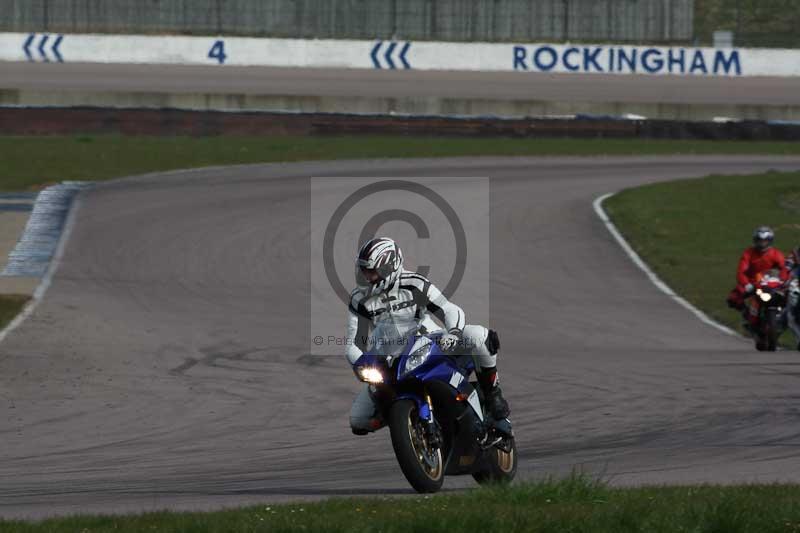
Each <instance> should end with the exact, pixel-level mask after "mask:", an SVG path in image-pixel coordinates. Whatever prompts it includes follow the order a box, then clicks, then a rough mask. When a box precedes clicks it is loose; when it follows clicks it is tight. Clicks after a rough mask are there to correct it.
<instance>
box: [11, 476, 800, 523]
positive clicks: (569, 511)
mask: <svg viewBox="0 0 800 533" xmlns="http://www.w3.org/2000/svg"><path fill="white" fill-rule="evenodd" d="M0 530H2V531H4V532H8V533H11V532H20V533H28V532H30V533H34V532H45V531H47V532H53V533H61V532H65V533H66V532H87V533H89V532H102V531H114V532H137V533H138V532H142V531H186V532H188V531H191V532H206V531H207V532H222V531H236V532H251V531H252V532H255V531H265V532H267V531H269V532H283V531H306V532H386V533H392V532H397V533H407V532H417V533H424V532H428V531H479V532H481V533H494V532H497V533H512V532H516V531H531V532H576V533H577V532H584V531H585V532H592V533H604V532H608V533H621V532H626V531H647V532H650V533H656V532H662V531H663V532H667V531H669V532H675V531H686V532H725V533H737V532H745V531H746V532H755V531H757V532H759V533H770V532H773V531H774V532H778V531H781V532H786V531H798V530H800V486H797V485H768V486H767V485H764V486H755V485H754V486H739V487H716V486H700V487H668V488H666V487H657V488H637V489H613V488H609V487H607V486H605V485H603V484H601V483H596V482H592V481H588V480H586V479H585V478H582V477H580V476H577V477H572V478H569V479H566V480H563V481H548V482H541V483H535V484H523V485H518V486H515V487H511V488H504V487H495V488H488V489H487V488H484V489H477V490H474V491H469V492H464V493H456V494H451V495H436V496H429V497H421V496H417V497H409V498H394V499H390V498H381V497H378V498H361V499H331V500H327V501H323V502H317V503H299V504H293V505H266V504H265V505H259V506H253V507H247V508H242V509H237V510H229V511H221V512H213V513H167V512H159V513H149V514H143V515H129V516H118V517H88V516H84V517H72V518H63V519H51V520H47V521H43V522H38V523H23V522H13V521H8V522H0Z"/></svg>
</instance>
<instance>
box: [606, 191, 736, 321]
mask: <svg viewBox="0 0 800 533" xmlns="http://www.w3.org/2000/svg"><path fill="white" fill-rule="evenodd" d="M615 194H617V193H614V192H612V193H608V194H604V195H602V196H600V197H598V198H595V200H594V202H593V203H592V205H593V206H594V212H595V213H597V216H598V217H600V220H602V221H603V223H604V224H605V225H606V228H607V229H608V231H609V232H610V233H611V235H613V236H614V239H616V241H617V243H619V245H620V246H621V247H622V249H623V250H624V251H625V253H626V254H628V257H630V259H631V261H633V263H634V264H635V265H636V266H638V267H639V268H640V269H642V271H643V272H644V273H645V274H647V277H648V278H650V281H652V282H653V285H655V286H656V287H658V289H659V290H660V291H661V292H663V293H664V294H666V295H667V296H669V297H670V298H672V299H673V300H674V301H675V302H676V303H677V304H679V305H681V306H682V307H684V308H686V309H688V310H689V311H690V312H691V313H692V314H693V315H694V316H696V317H697V318H699V319H700V321H701V322H703V323H704V324H707V325H709V326H711V327H712V328H716V329H717V330H719V331H721V332H723V333H725V334H727V335H733V336H735V337H739V336H740V335H739V334H738V333H736V332H735V331H733V330H732V329H730V328H729V327H727V326H723V325H722V324H720V323H719V322H717V321H715V320H713V319H711V318H710V317H709V316H708V315H706V314H705V313H704V312H702V311H701V310H699V309H698V308H696V307H695V306H693V305H692V304H690V303H689V302H688V301H686V299H684V298H683V297H681V296H679V295H677V294H675V291H673V290H672V289H671V288H670V287H669V285H667V284H666V283H664V282H663V281H662V280H661V278H659V277H658V276H657V275H656V273H655V272H653V271H652V270H650V267H649V266H647V263H645V262H644V261H643V260H642V258H641V257H639V254H637V253H636V252H635V251H634V250H633V248H631V245H630V244H628V241H626V240H625V237H623V236H622V234H621V233H620V232H619V230H618V229H617V227H616V226H615V225H614V223H613V222H611V219H610V218H609V217H608V214H607V213H606V212H605V210H604V209H603V202H604V201H606V200H607V199H609V198H611V197H612V196H614V195H615Z"/></svg>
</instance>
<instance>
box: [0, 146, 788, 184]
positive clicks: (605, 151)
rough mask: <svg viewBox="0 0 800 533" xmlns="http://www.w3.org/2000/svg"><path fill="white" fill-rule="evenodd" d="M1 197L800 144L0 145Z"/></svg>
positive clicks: (765, 149)
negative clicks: (50, 186)
mask: <svg viewBox="0 0 800 533" xmlns="http://www.w3.org/2000/svg"><path fill="white" fill-rule="evenodd" d="M0 154H2V162H3V164H2V165H0V190H6V191H9V190H27V189H32V188H36V187H39V186H41V185H42V184H46V183H50V182H57V181H61V180H102V179H108V178H115V177H121V176H129V175H133V174H141V173H145V172H154V171H160V170H173V169H179V168H191V167H202V166H210V165H233V164H242V163H265V162H275V161H303V160H321V159H359V158H362V159H363V158H383V157H446V156H472V155H504V156H515V155H516V156H522V155H666V154H775V155H780V154H785V155H800V143H780V142H733V141H727V142H722V141H673V140H641V139H459V138H438V137H437V138H420V137H403V136H394V137H376V136H362V137H286V136H280V137H123V136H76V137H55V136H54V137H0Z"/></svg>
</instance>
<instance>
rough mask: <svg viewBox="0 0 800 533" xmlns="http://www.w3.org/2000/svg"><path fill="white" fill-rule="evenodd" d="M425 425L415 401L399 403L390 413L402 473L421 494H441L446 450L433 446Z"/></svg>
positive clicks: (393, 438)
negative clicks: (443, 452)
mask: <svg viewBox="0 0 800 533" xmlns="http://www.w3.org/2000/svg"><path fill="white" fill-rule="evenodd" d="M423 423H424V422H423V421H422V420H420V418H419V411H418V409H417V405H416V403H414V402H413V401H412V400H400V401H397V402H395V403H394V405H392V408H391V410H390V411H389V432H390V433H391V435H392V447H393V448H394V454H395V456H396V457H397V462H398V463H399V464H400V470H402V471H403V475H404V476H406V479H407V480H408V482H409V483H410V484H411V486H412V487H414V490H416V491H417V492H423V493H427V492H437V491H438V490H439V489H441V488H442V483H443V482H444V462H443V461H442V450H441V448H439V447H437V448H433V447H431V446H430V445H429V443H428V439H427V438H426V437H425V432H424V428H423V425H422V424H423Z"/></svg>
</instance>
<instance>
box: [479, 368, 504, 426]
mask: <svg viewBox="0 0 800 533" xmlns="http://www.w3.org/2000/svg"><path fill="white" fill-rule="evenodd" d="M478 383H479V384H480V386H481V390H482V391H483V397H484V398H485V400H486V408H487V410H488V411H489V414H490V415H492V418H494V419H495V420H502V419H503V418H507V417H508V415H509V414H510V413H511V410H510V409H509V407H508V402H507V401H506V399H505V398H503V391H501V390H500V386H499V385H498V384H497V367H496V366H493V367H491V368H486V367H483V368H481V371H480V373H478Z"/></svg>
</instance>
